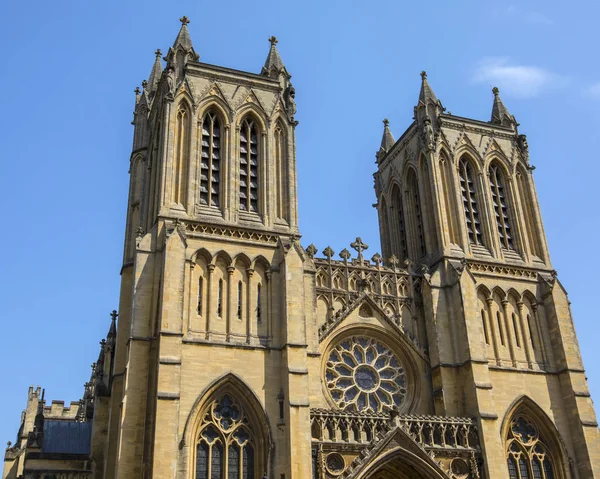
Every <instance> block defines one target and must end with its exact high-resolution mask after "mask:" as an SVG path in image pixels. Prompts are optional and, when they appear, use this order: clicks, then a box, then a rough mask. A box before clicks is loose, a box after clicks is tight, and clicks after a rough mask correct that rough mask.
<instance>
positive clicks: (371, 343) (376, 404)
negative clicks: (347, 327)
mask: <svg viewBox="0 0 600 479" xmlns="http://www.w3.org/2000/svg"><path fill="white" fill-rule="evenodd" d="M325 380H326V384H327V388H328V390H329V393H330V394H331V398H332V399H333V401H334V402H335V403H336V405H337V406H338V407H340V408H341V409H347V410H353V411H367V410H371V411H374V412H382V411H384V410H386V409H390V408H392V407H394V406H397V407H400V406H401V405H402V404H403V403H404V400H405V399H406V395H407V390H406V374H405V370H404V367H403V365H402V362H401V361H400V359H399V358H398V356H397V355H396V354H395V353H393V352H392V351H391V350H390V348H389V347H388V346H387V345H386V344H384V343H383V342H381V341H379V340H377V339H374V338H371V337H368V336H352V337H350V338H347V339H344V340H342V341H341V342H339V343H338V344H336V345H335V346H334V347H333V348H332V349H331V351H330V352H329V356H328V358H327V363H326V370H325Z"/></svg>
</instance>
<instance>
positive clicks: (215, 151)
mask: <svg viewBox="0 0 600 479" xmlns="http://www.w3.org/2000/svg"><path fill="white" fill-rule="evenodd" d="M181 21H182V26H181V30H180V31H179V34H178V35H177V38H176V39H175V42H174V44H173V46H172V47H171V48H169V51H168V53H167V55H166V57H165V58H164V60H165V61H166V67H165V68H164V69H163V63H162V61H161V52H160V50H159V51H157V52H156V60H155V63H154V66H153V68H152V71H151V74H150V77H149V79H148V81H145V82H144V83H143V91H141V92H140V91H137V92H136V106H135V113H134V120H133V124H134V142H133V151H132V154H131V160H130V177H131V180H130V188H129V201H128V210H127V228H126V240H125V253H124V262H123V267H122V272H121V275H122V286H121V298H120V304H119V324H118V333H117V341H116V345H115V358H114V368H113V373H112V376H111V381H110V387H109V389H108V390H107V391H106V393H105V395H104V396H105V397H101V398H99V399H98V401H97V403H96V407H95V416H96V420H97V424H98V427H95V429H94V437H93V441H92V449H93V456H94V464H95V468H96V470H95V473H94V477H98V478H100V477H105V478H113V477H119V478H134V477H198V478H200V477H211V478H212V477H221V474H228V475H227V477H244V478H258V477H262V475H263V473H267V474H268V476H269V477H284V476H285V477H288V478H291V477H297V478H300V477H309V476H310V464H311V463H310V441H309V428H310V420H309V412H308V397H307V390H308V387H307V376H306V343H307V339H306V331H305V328H304V318H303V313H302V312H303V310H304V309H305V306H306V305H305V303H307V302H308V301H310V299H309V298H310V297H311V296H310V295H307V294H306V291H305V290H304V262H305V257H306V256H305V253H304V252H303V250H302V249H301V247H300V245H299V243H298V220H297V199H296V165H295V161H296V158H295V127H296V125H297V122H296V121H295V120H294V114H295V112H296V106H295V101H294V96H295V91H294V88H293V86H292V84H291V83H290V78H291V76H290V75H289V73H288V72H287V70H286V68H285V66H284V64H283V62H282V60H281V57H280V55H279V52H278V50H277V46H276V44H277V40H276V38H275V37H272V38H270V39H269V41H270V50H269V53H268V56H267V59H266V62H265V64H264V67H263V68H262V71H261V72H260V74H254V73H247V72H242V71H237V70H232V69H229V68H223V67H219V66H215V65H209V64H205V63H201V62H200V59H199V55H198V53H196V51H195V49H194V47H193V45H192V41H191V38H190V34H189V32H188V26H187V24H188V20H187V18H186V17H183V18H182V19H181ZM291 285H293V287H291ZM290 372H291V373H290ZM103 417H106V424H107V427H101V424H102V423H103V421H104V420H103V419H102V418H103ZM225 471H228V472H225ZM242 471H243V476H242V475H241V474H242Z"/></svg>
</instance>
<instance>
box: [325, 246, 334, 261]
mask: <svg viewBox="0 0 600 479" xmlns="http://www.w3.org/2000/svg"><path fill="white" fill-rule="evenodd" d="M323 254H324V255H325V257H326V258H327V259H328V260H331V257H332V256H333V255H334V254H335V252H334V251H333V250H332V249H331V246H328V247H327V248H325V249H324V250H323Z"/></svg>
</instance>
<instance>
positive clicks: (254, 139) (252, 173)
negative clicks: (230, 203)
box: [239, 118, 259, 212]
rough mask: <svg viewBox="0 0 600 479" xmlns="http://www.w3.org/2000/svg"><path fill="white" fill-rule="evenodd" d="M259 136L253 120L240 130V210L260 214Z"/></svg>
mask: <svg viewBox="0 0 600 479" xmlns="http://www.w3.org/2000/svg"><path fill="white" fill-rule="evenodd" d="M258 150H259V145H258V136H257V127H256V123H255V122H254V121H253V120H252V119H251V118H246V119H245V120H244V121H243V122H242V126H241V129H240V194H239V199H240V210H242V211H250V212H258Z"/></svg>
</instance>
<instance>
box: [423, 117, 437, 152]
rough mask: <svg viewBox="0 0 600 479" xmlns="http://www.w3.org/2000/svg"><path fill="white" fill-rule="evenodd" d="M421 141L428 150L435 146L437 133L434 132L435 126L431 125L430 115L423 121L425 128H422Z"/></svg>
mask: <svg viewBox="0 0 600 479" xmlns="http://www.w3.org/2000/svg"><path fill="white" fill-rule="evenodd" d="M421 142H422V144H423V147H424V148H425V150H427V151H432V150H433V149H434V148H435V135H434V134H433V126H431V120H430V119H429V117H427V118H425V120H424V122H423V129H422V130H421Z"/></svg>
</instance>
